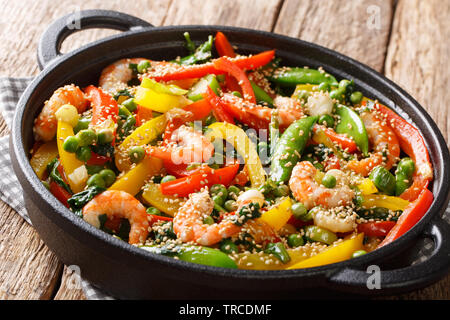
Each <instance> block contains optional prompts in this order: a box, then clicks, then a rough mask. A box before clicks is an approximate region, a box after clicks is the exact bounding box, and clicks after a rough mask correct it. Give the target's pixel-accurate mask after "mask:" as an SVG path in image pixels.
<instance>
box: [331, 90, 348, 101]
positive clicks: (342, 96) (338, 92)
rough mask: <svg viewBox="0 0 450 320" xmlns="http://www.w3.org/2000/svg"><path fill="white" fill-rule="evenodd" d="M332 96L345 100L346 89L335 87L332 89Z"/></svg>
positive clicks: (338, 99)
mask: <svg viewBox="0 0 450 320" xmlns="http://www.w3.org/2000/svg"><path fill="white" fill-rule="evenodd" d="M330 98H331V99H333V100H336V101H339V102H344V99H345V90H342V89H334V90H331V91H330Z"/></svg>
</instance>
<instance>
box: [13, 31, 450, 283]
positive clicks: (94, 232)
mask: <svg viewBox="0 0 450 320" xmlns="http://www.w3.org/2000/svg"><path fill="white" fill-rule="evenodd" d="M187 29H189V30H192V29H197V30H198V29H202V30H222V31H234V32H240V33H250V34H259V35H262V36H265V37H270V38H282V39H285V40H288V41H294V42H297V43H301V44H302V45H303V46H307V47H311V48H314V49H316V50H321V51H323V52H324V53H326V54H329V55H333V56H335V57H336V58H339V59H341V60H344V61H348V62H350V63H351V64H353V65H354V66H356V67H357V68H358V69H360V70H361V71H364V72H366V73H370V74H371V76H373V77H375V78H377V80H378V81H381V82H384V83H385V84H387V85H388V86H390V87H391V88H392V89H393V90H394V91H396V93H397V94H399V95H401V96H402V99H403V100H404V101H405V102H407V103H408V104H412V105H414V106H415V108H416V109H418V111H419V113H420V115H421V116H422V117H423V118H424V122H425V123H426V125H427V126H428V127H430V129H431V131H432V133H433V135H434V136H432V137H431V138H430V140H434V142H435V143H437V145H438V146H439V148H440V149H442V148H443V146H444V147H445V149H447V146H446V144H445V143H444V142H443V141H444V139H443V138H442V135H441V133H440V131H439V129H438V128H437V126H436V124H435V123H434V121H433V120H432V119H431V117H430V116H429V115H428V114H427V112H426V111H425V110H424V109H423V108H422V107H421V106H420V105H419V104H418V103H417V102H416V101H415V100H414V99H413V98H412V97H411V96H410V95H409V94H407V93H406V92H405V91H404V90H403V89H401V88H400V87H398V86H397V85H396V84H395V83H393V82H392V81H390V80H388V79H387V78H385V77H384V76H383V75H381V74H380V73H378V72H377V71H375V70H373V69H371V68H370V67H368V66H365V65H363V64H361V63H360V62H358V61H356V60H353V59H351V58H349V57H347V56H344V55H342V54H339V53H337V52H335V51H333V50H330V49H327V48H324V47H322V46H319V45H316V44H313V43H310V42H306V41H303V40H299V39H294V38H291V37H287V36H283V35H278V34H273V33H270V32H266V31H259V30H252V29H248V28H239V27H230V26H219V25H211V26H203V25H186V26H165V27H148V28H142V29H139V30H136V31H128V32H123V33H121V34H117V35H113V36H110V37H107V38H104V39H101V40H97V41H95V42H92V43H89V44H87V45H84V46H82V47H80V48H78V49H76V50H74V51H72V52H70V53H67V54H64V55H63V56H61V57H59V58H58V59H55V61H52V62H51V63H50V64H48V65H47V66H46V68H45V69H44V70H43V71H42V72H41V73H40V74H39V75H38V76H37V77H36V78H35V79H34V80H33V81H32V83H31V84H30V85H29V86H28V88H27V89H26V90H25V92H24V94H23V95H22V97H21V99H20V101H19V104H18V109H17V112H16V114H15V117H14V122H13V134H12V139H13V148H14V152H15V154H16V156H17V160H18V165H19V167H20V169H21V170H22V172H24V173H25V175H26V177H27V180H26V183H28V184H30V185H31V186H32V189H33V192H35V193H36V195H37V196H38V197H39V198H41V200H43V201H46V200H45V199H43V197H42V195H43V194H45V193H47V195H50V192H49V191H48V190H47V189H46V188H45V187H44V186H43V184H42V183H41V182H40V181H39V179H38V178H37V176H36V175H35V174H34V171H33V170H32V168H31V165H30V164H29V160H28V157H27V153H26V151H25V150H24V148H23V144H22V142H21V141H22V137H21V131H22V130H21V122H22V121H21V120H22V117H23V116H24V114H25V112H24V111H25V109H26V106H27V101H28V99H29V98H30V96H31V94H32V93H33V91H34V90H35V88H36V87H37V86H38V85H39V84H40V82H41V81H42V80H43V79H45V77H46V76H47V75H48V74H49V73H51V72H52V70H53V69H54V68H55V67H56V66H59V65H61V64H63V63H66V62H68V61H69V60H70V58H71V57H73V56H75V55H77V54H79V53H82V52H83V51H85V50H89V49H90V48H93V47H96V46H97V45H99V44H102V43H106V42H108V41H110V40H114V39H117V38H121V37H127V36H129V35H132V34H138V33H147V32H150V33H154V32H165V31H177V30H180V31H186V30H187ZM445 149H444V150H445ZM447 153H448V152H447ZM441 156H442V155H441ZM443 156H444V158H445V156H447V154H444V155H443ZM444 160H445V159H444ZM443 191H447V194H443ZM438 196H441V197H440V198H442V199H444V200H443V201H442V200H441V201H437V200H439V199H438ZM447 197H448V187H447V188H442V189H440V190H439V191H438V194H437V195H436V197H435V200H434V202H433V203H432V205H431V207H430V209H429V210H428V212H427V214H426V215H425V216H424V217H423V218H422V219H421V220H420V221H419V222H418V223H417V224H416V225H415V226H414V227H413V228H412V229H411V230H409V231H408V232H407V233H406V234H405V235H403V236H402V237H401V238H399V239H398V240H396V241H394V242H393V243H391V244H389V245H387V246H385V247H383V248H380V249H378V250H376V251H373V252H371V253H369V254H367V255H364V256H362V257H359V258H357V259H352V260H346V261H343V262H340V263H334V264H330V265H326V266H321V267H315V268H308V269H297V270H282V271H281V270H239V269H238V270H236V269H225V268H217V267H210V266H204V265H199V264H192V263H188V262H184V261H179V260H175V259H173V258H169V257H165V256H162V255H158V254H153V253H150V252H147V251H145V250H142V249H140V248H137V247H135V246H132V245H129V244H128V243H126V242H124V241H122V240H118V239H116V238H114V237H111V236H110V235H108V234H106V233H105V232H103V231H101V230H99V229H97V228H95V227H93V226H91V225H90V224H88V223H87V222H85V221H84V220H82V219H79V218H78V217H76V216H75V215H74V214H73V213H72V212H71V211H70V210H68V209H67V208H66V207H65V206H64V205H63V204H62V203H60V202H59V201H58V200H56V198H52V197H50V199H51V200H49V201H47V202H48V203H49V204H50V206H51V207H52V208H53V209H54V210H55V211H54V212H48V213H47V214H48V215H51V214H58V215H60V216H62V217H63V218H64V219H66V220H68V221H70V222H71V223H72V224H74V225H75V226H77V227H78V228H80V229H81V230H83V231H84V232H86V233H87V234H89V235H90V236H93V237H96V238H97V239H100V240H101V241H103V242H104V244H105V245H108V246H112V247H114V248H115V249H117V250H120V251H123V252H127V253H131V254H134V255H137V256H140V257H143V258H145V259H146V260H148V261H150V262H155V261H156V262H159V263H162V264H165V265H170V266H172V267H177V268H181V269H190V270H192V271H197V272H204V273H209V274H212V275H215V276H219V275H223V276H228V277H229V276H232V277H236V278H239V277H241V276H242V277H246V278H255V279H259V278H261V279H268V278H275V279H276V278H295V277H297V276H305V275H313V274H321V273H324V272H325V273H332V272H333V271H336V270H340V269H344V268H346V267H350V266H357V265H362V264H366V263H369V262H371V261H373V260H377V259H379V258H383V257H385V256H387V255H390V254H392V253H393V252H395V251H396V250H398V249H400V248H403V247H404V246H405V245H406V244H407V243H408V242H410V241H411V240H413V239H414V238H415V237H417V236H418V234H419V233H421V231H422V229H423V227H424V226H425V224H427V223H428V222H430V220H431V219H432V218H433V216H434V215H435V214H436V213H437V212H439V210H440V209H442V206H443V205H444V203H443V202H445V199H446V198H447Z"/></svg>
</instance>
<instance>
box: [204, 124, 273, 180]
mask: <svg viewBox="0 0 450 320" xmlns="http://www.w3.org/2000/svg"><path fill="white" fill-rule="evenodd" d="M208 128H209V130H208V131H207V132H206V133H205V136H206V137H207V138H209V139H210V140H211V141H213V140H216V139H224V140H226V141H228V142H229V143H231V144H232V145H233V147H234V148H235V149H236V151H237V152H238V153H239V154H240V155H241V156H242V158H244V161H245V164H246V166H247V170H248V174H249V177H250V182H251V185H252V187H253V188H257V187H259V186H261V185H263V184H264V182H265V181H266V173H265V171H264V169H263V167H262V164H261V160H260V159H259V156H258V153H257V151H256V146H255V145H254V144H253V142H251V141H250V139H249V138H248V136H247V135H246V134H245V132H244V130H242V129H241V128H239V127H237V126H235V125H233V124H231V123H224V122H215V123H213V124H211V125H210V126H209V127H208Z"/></svg>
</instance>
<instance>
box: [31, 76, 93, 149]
mask: <svg viewBox="0 0 450 320" xmlns="http://www.w3.org/2000/svg"><path fill="white" fill-rule="evenodd" d="M65 104H71V105H73V106H74V107H75V108H77V110H78V113H82V112H84V110H86V107H87V105H88V101H87V100H86V98H85V97H84V93H83V91H81V90H80V88H79V87H78V86H75V85H73V84H71V85H67V86H64V87H61V88H59V89H57V90H56V91H55V92H54V93H53V94H52V96H51V97H50V99H49V100H47V101H46V102H45V104H44V108H42V111H41V113H40V114H39V116H38V117H37V118H36V119H35V121H34V128H33V131H34V133H35V136H36V139H37V140H43V141H50V140H52V139H53V138H54V137H55V134H56V127H57V123H58V121H57V120H56V117H55V113H56V111H57V110H58V109H59V108H60V107H61V106H63V105H65Z"/></svg>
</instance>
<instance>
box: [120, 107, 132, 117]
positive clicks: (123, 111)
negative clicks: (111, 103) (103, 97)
mask: <svg viewBox="0 0 450 320" xmlns="http://www.w3.org/2000/svg"><path fill="white" fill-rule="evenodd" d="M119 116H123V117H129V116H131V112H130V110H128V108H127V107H125V106H120V107H119Z"/></svg>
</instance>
